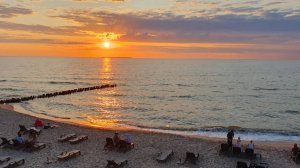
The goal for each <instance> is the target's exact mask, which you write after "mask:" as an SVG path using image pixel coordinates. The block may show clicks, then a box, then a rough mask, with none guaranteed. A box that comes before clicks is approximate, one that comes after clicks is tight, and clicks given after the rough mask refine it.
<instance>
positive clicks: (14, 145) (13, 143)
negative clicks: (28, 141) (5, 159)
mask: <svg viewBox="0 0 300 168" xmlns="http://www.w3.org/2000/svg"><path fill="white" fill-rule="evenodd" d="M3 147H4V148H8V149H13V150H20V149H23V148H24V147H25V143H22V144H20V143H19V142H18V141H17V140H16V139H12V140H10V141H9V142H8V143H6V144H5V145H3Z"/></svg>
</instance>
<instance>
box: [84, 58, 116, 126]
mask: <svg viewBox="0 0 300 168" xmlns="http://www.w3.org/2000/svg"><path fill="white" fill-rule="evenodd" d="M113 74H114V73H113V67H112V63H111V58H103V59H101V67H100V69H99V79H100V82H101V83H102V84H113V83H112V81H111V80H112V79H113ZM95 94H96V97H95V99H94V100H95V101H94V102H92V104H95V105H96V107H97V109H96V112H97V113H96V114H95V113H90V114H86V116H85V118H86V119H87V120H88V121H89V123H90V124H91V126H95V127H104V128H114V127H115V128H116V127H118V123H119V122H120V116H121V113H118V112H117V111H116V110H117V109H118V108H120V107H121V103H120V101H119V99H117V98H116V97H115V96H114V95H116V94H117V89H116V88H109V89H103V90H97V91H96V93H95Z"/></svg>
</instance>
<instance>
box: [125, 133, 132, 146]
mask: <svg viewBox="0 0 300 168" xmlns="http://www.w3.org/2000/svg"><path fill="white" fill-rule="evenodd" d="M125 141H126V143H127V144H128V145H130V144H131V142H132V141H131V136H130V135H129V134H127V135H126V139H125Z"/></svg>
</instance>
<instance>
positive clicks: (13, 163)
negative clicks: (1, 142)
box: [1, 159, 25, 168]
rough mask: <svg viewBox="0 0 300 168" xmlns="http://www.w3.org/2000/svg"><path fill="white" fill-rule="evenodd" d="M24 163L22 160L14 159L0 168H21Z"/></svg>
mask: <svg viewBox="0 0 300 168" xmlns="http://www.w3.org/2000/svg"><path fill="white" fill-rule="evenodd" d="M24 163H25V160H24V159H15V160H12V161H10V162H8V163H7V164H5V165H3V166H2V167H1V168H14V167H18V166H21V165H23V164H24Z"/></svg>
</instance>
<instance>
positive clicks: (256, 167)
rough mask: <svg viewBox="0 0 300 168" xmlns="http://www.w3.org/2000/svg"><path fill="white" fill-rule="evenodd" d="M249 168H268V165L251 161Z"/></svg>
mask: <svg viewBox="0 0 300 168" xmlns="http://www.w3.org/2000/svg"><path fill="white" fill-rule="evenodd" d="M249 168H269V164H268V163H266V162H261V161H251V163H250V165H249Z"/></svg>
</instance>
